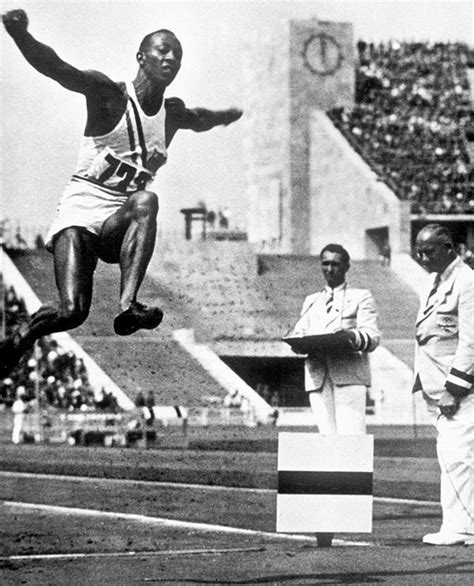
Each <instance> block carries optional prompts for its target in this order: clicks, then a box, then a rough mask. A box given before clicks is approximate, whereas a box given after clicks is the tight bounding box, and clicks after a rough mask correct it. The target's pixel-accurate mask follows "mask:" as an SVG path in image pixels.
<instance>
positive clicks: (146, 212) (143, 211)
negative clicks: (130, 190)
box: [130, 191, 159, 216]
mask: <svg viewBox="0 0 474 586" xmlns="http://www.w3.org/2000/svg"><path fill="white" fill-rule="evenodd" d="M130 203H131V204H132V205H133V210H134V212H135V214H136V215H137V216H156V214H157V213H158V207H159V206H158V196H157V195H156V193H153V191H137V192H136V193H134V194H133V195H132V196H131V197H130Z"/></svg>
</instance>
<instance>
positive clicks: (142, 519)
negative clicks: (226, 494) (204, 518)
mask: <svg viewBox="0 0 474 586" xmlns="http://www.w3.org/2000/svg"><path fill="white" fill-rule="evenodd" d="M2 504H3V506H4V507H7V508H10V509H12V510H14V511H15V510H16V511H21V510H28V511H33V512H35V511H36V512H45V513H51V514H60V515H70V516H78V517H100V518H104V519H114V520H124V521H136V522H138V523H144V524H148V525H155V526H157V527H168V528H175V529H187V530H194V531H202V532H207V533H230V534H233V535H251V536H254V537H266V538H267V539H280V540H290V541H312V542H314V541H317V539H316V537H314V536H310V535H294V534H292V533H272V532H270V531H257V530H255V529H242V528H240V527H228V526H226V525H212V524H208V523H194V522H190V521H181V520H177V519H164V518H162V517H148V516H146V515H134V514H130V513H114V512H110V511H97V510H94V509H80V508H76V507H60V506H56V505H43V504H36V503H20V502H15V501H3V503H2ZM333 544H334V545H352V546H371V545H372V543H369V542H365V541H348V540H343V539H334V541H333Z"/></svg>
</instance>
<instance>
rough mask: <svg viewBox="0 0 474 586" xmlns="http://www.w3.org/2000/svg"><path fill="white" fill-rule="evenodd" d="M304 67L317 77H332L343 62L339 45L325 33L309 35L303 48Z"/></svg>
mask: <svg viewBox="0 0 474 586" xmlns="http://www.w3.org/2000/svg"><path fill="white" fill-rule="evenodd" d="M303 59H304V64H305V66H306V67H307V68H308V69H309V70H310V71H311V72H312V73H317V74H318V75H332V74H333V73H335V72H336V71H337V70H338V69H339V67H341V64H342V61H343V54H342V50H341V47H340V45H339V43H338V42H337V41H336V39H335V38H334V37H332V36H331V35H328V34H327V33H316V34H314V35H311V36H310V37H309V38H308V39H307V40H306V42H305V44H304V47H303Z"/></svg>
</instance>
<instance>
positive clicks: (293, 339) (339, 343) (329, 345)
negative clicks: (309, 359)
mask: <svg viewBox="0 0 474 586" xmlns="http://www.w3.org/2000/svg"><path fill="white" fill-rule="evenodd" d="M282 341H283V342H285V343H286V344H289V345H290V346H291V349H292V350H293V351H294V352H297V353H298V354H329V353H334V354H348V353H353V352H357V350H356V349H355V348H354V346H353V344H352V342H351V340H350V339H349V336H348V332H345V331H344V330H340V331H339V332H335V333H334V334H320V335H314V336H284V337H283V338H282Z"/></svg>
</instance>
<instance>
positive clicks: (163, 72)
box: [138, 33, 183, 85]
mask: <svg viewBox="0 0 474 586" xmlns="http://www.w3.org/2000/svg"><path fill="white" fill-rule="evenodd" d="M182 57H183V49H182V47H181V43H180V42H179V41H178V39H177V38H176V37H175V36H174V35H172V34H169V33H157V34H156V35H154V36H153V37H152V39H151V41H150V44H149V46H148V48H147V49H146V50H144V51H141V52H140V53H138V63H139V64H140V67H141V68H142V70H143V72H144V73H145V75H146V76H147V78H149V79H150V80H151V81H158V82H161V83H164V84H165V85H169V84H170V83H171V82H172V81H173V80H174V78H175V77H176V75H177V74H178V71H179V69H180V67H181V59H182Z"/></svg>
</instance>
